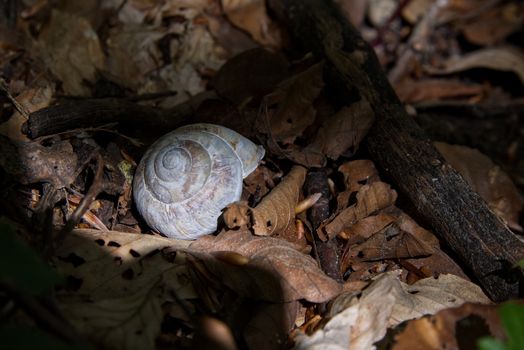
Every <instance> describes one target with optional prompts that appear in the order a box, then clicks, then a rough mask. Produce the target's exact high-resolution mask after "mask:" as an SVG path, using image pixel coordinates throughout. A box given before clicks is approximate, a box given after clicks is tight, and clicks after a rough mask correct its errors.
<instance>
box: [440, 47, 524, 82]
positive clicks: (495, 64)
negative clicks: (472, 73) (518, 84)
mask: <svg viewBox="0 0 524 350" xmlns="http://www.w3.org/2000/svg"><path fill="white" fill-rule="evenodd" d="M472 68H489V69H494V70H499V71H510V72H513V73H515V74H517V76H518V77H519V78H520V80H521V81H522V82H523V83H524V51H522V50H521V49H519V48H517V47H513V46H502V47H495V48H486V49H481V50H477V51H473V52H471V53H469V54H466V55H463V56H459V57H452V58H450V59H449V60H447V61H446V62H445V63H444V67H443V68H440V69H436V70H433V69H431V71H432V72H434V73H441V74H448V73H456V72H462V71H465V70H468V69H472Z"/></svg>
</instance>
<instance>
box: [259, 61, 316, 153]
mask: <svg viewBox="0 0 524 350" xmlns="http://www.w3.org/2000/svg"><path fill="white" fill-rule="evenodd" d="M323 67H324V65H323V63H318V64H315V65H313V66H311V67H309V68H308V69H307V70H305V71H303V72H301V73H299V74H297V75H295V76H293V77H291V78H290V79H288V80H286V81H284V82H282V83H281V84H280V86H279V87H278V88H277V89H276V90H275V92H273V93H272V94H271V95H268V96H267V97H266V100H267V101H268V103H278V108H277V110H276V112H275V113H273V114H271V115H269V120H268V123H267V124H268V125H262V127H259V128H260V129H261V131H263V132H264V133H267V134H269V135H270V137H271V138H272V139H274V140H275V141H276V142H281V143H284V144H292V143H293V142H294V141H295V139H296V138H297V137H298V136H300V135H302V133H303V132H304V130H305V129H306V128H307V127H308V126H310V125H311V124H312V123H313V122H314V120H315V113H316V111H315V108H314V107H313V101H314V100H315V99H316V98H317V96H318V95H319V94H320V91H321V90H322V87H323V86H324V82H323V78H322V71H323ZM267 127H269V128H271V129H270V130H266V128H267Z"/></svg>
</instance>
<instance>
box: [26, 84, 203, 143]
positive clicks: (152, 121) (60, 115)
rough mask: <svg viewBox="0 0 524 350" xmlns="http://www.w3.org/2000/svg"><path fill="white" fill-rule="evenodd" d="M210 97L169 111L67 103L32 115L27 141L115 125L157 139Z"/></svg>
mask: <svg viewBox="0 0 524 350" xmlns="http://www.w3.org/2000/svg"><path fill="white" fill-rule="evenodd" d="M209 97H210V95H209V93H203V94H200V95H196V96H195V97H193V98H192V99H190V100H188V101H187V102H184V103H181V104H179V105H177V106H175V107H173V108H171V109H168V110H163V109H159V108H155V107H150V106H144V105H140V104H137V103H135V102H132V101H129V100H125V99H117V98H100V99H85V100H74V101H68V102H65V103H62V104H59V105H55V106H50V107H47V108H43V109H40V110H38V111H36V112H33V113H31V114H30V115H29V119H28V121H27V124H26V127H25V132H26V133H27V135H28V136H29V137H30V138H37V137H41V136H47V135H53V134H58V133H62V132H65V131H70V130H74V129H82V128H95V127H100V126H103V125H107V124H112V123H116V124H117V128H118V130H121V131H129V132H131V133H133V132H139V133H142V132H149V133H155V134H157V135H156V136H159V135H161V134H165V133H166V132H167V131H170V130H173V129H176V128H177V127H179V126H181V125H183V124H184V123H186V122H187V121H188V120H189V119H190V118H191V117H192V115H193V114H194V112H195V110H196V108H197V107H198V106H199V105H200V103H201V102H202V101H203V100H204V99H206V98H209ZM158 133H160V134H158Z"/></svg>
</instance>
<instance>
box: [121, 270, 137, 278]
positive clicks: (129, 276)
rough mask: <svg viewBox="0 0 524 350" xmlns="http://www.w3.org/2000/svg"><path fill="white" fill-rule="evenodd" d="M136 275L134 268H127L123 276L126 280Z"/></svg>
mask: <svg viewBox="0 0 524 350" xmlns="http://www.w3.org/2000/svg"><path fill="white" fill-rule="evenodd" d="M134 276H135V272H134V271H133V269H127V270H125V271H124V272H122V278H123V279H125V280H128V281H129V280H132V279H133V277H134Z"/></svg>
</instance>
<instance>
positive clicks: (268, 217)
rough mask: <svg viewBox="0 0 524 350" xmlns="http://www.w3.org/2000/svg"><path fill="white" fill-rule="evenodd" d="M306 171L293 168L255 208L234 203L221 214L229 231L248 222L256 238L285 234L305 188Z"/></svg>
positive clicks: (298, 167)
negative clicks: (302, 189)
mask: <svg viewBox="0 0 524 350" xmlns="http://www.w3.org/2000/svg"><path fill="white" fill-rule="evenodd" d="M305 177H306V169H305V168H303V167H301V166H294V167H293V168H292V169H291V171H290V172H289V174H288V175H287V176H286V177H285V178H284V179H283V180H282V182H280V183H279V184H278V186H276V187H275V188H274V189H273V190H272V191H271V192H270V193H269V194H268V195H267V196H266V197H264V198H263V199H262V201H261V202H260V204H259V205H257V206H256V207H255V208H249V207H248V206H247V204H246V203H233V204H232V205H230V206H228V207H227V209H226V210H225V212H224V221H225V223H226V225H227V226H228V227H229V228H233V227H238V226H241V225H243V224H244V223H248V222H251V224H252V227H253V229H254V231H255V234H256V235H260V236H269V235H273V234H278V233H281V232H283V231H285V230H286V229H287V228H288V227H290V226H291V225H293V224H294V219H295V206H296V204H297V203H298V200H299V197H300V190H301V188H302V185H303V184H304V180H305Z"/></svg>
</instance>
